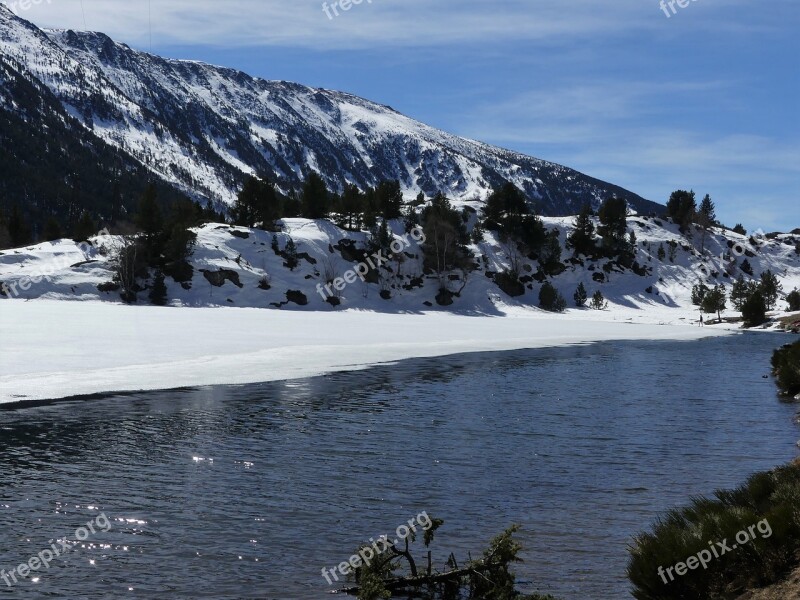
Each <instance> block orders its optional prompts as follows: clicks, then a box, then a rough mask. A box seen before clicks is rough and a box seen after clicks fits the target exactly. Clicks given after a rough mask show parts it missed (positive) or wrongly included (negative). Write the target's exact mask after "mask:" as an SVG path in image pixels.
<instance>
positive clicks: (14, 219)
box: [8, 204, 33, 248]
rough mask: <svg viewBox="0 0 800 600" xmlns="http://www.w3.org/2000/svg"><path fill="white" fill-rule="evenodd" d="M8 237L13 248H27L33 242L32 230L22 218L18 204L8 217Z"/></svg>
mask: <svg viewBox="0 0 800 600" xmlns="http://www.w3.org/2000/svg"><path fill="white" fill-rule="evenodd" d="M8 235H9V238H10V240H9V241H10V242H11V247H12V248H19V247H21V246H27V245H28V244H30V243H31V242H32V241H33V240H32V238H31V229H30V227H29V226H28V224H27V223H26V222H25V218H24V217H23V216H22V211H21V210H20V209H19V206H17V205H16V204H15V205H14V206H13V207H12V208H11V214H10V215H9V217H8Z"/></svg>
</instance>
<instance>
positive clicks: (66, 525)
mask: <svg viewBox="0 0 800 600" xmlns="http://www.w3.org/2000/svg"><path fill="white" fill-rule="evenodd" d="M784 341H785V338H782V337H778V336H774V335H748V336H735V337H727V338H717V339H709V340H703V341H700V342H634V343H605V344H597V345H593V346H578V347H567V348H558V349H544V350H531V351H520V352H509V353H498V354H477V355H466V356H457V357H450V358H446V359H439V360H430V359H426V360H414V361H407V362H403V363H401V364H397V365H394V366H387V367H381V368H376V369H372V370H369V371H364V372H358V373H341V374H336V375H331V376H327V377H318V378H314V379H308V380H301V381H292V382H284V383H273V384H266V385H255V386H245V387H224V388H206V389H198V390H188V391H178V392H159V393H147V394H136V395H127V396H113V397H108V398H102V399H93V400H81V401H73V402H67V403H61V404H56V405H51V406H44V407H38V408H27V409H20V410H11V411H0V569H5V571H6V572H8V571H10V570H11V569H14V568H15V567H16V566H17V565H18V564H20V563H22V562H25V561H27V560H28V559H29V558H30V557H31V556H33V555H35V554H37V553H38V552H40V551H42V550H43V549H45V548H48V547H49V546H50V540H51V539H58V538H67V539H68V540H71V541H75V531H76V528H78V527H80V526H82V525H84V524H85V523H87V522H88V521H90V520H92V519H96V518H97V517H98V515H100V514H101V513H102V514H105V515H107V516H108V518H109V520H110V524H111V529H110V530H109V531H108V532H102V531H100V529H99V528H96V529H97V533H95V534H90V535H89V537H88V539H86V541H85V542H83V543H82V545H81V546H80V547H78V548H77V549H75V550H74V551H72V552H71V553H70V554H68V555H66V556H64V557H61V558H58V559H56V560H55V561H54V562H53V564H52V565H51V566H50V569H49V570H40V571H39V572H37V573H35V574H34V576H35V577H38V579H37V580H36V581H35V582H34V581H32V580H31V578H30V577H29V578H28V579H26V580H23V581H22V582H21V583H19V584H18V585H17V586H15V587H8V586H7V585H6V584H5V582H4V581H3V580H2V579H0V597H6V596H8V597H12V598H73V599H78V598H125V597H131V598H270V599H272V598H281V599H283V598H288V599H315V600H317V599H322V598H327V597H329V596H328V594H327V592H328V590H329V589H330V588H329V586H328V585H327V583H326V582H325V580H324V579H323V578H322V576H321V574H320V573H321V569H322V568H323V567H332V566H335V565H336V564H338V563H340V562H341V561H343V560H346V559H347V558H348V557H349V556H350V554H351V553H352V551H353V550H354V549H355V547H356V546H357V545H358V544H359V543H360V542H361V541H363V540H366V539H367V538H370V537H377V536H378V535H380V534H383V533H391V532H393V531H394V530H395V528H396V527H397V526H398V525H400V524H401V523H404V522H406V521H407V520H408V519H409V518H411V517H413V516H414V515H416V514H417V513H419V512H420V511H427V513H428V514H429V515H432V516H439V517H442V518H444V519H445V520H446V524H445V526H444V527H443V529H441V530H440V534H439V535H438V536H437V546H438V547H439V548H440V550H442V552H443V554H444V555H443V556H439V557H438V559H439V562H443V561H444V560H445V559H446V555H447V553H449V552H450V551H453V552H455V553H456V555H457V556H459V557H460V558H464V557H465V556H466V554H467V552H469V551H472V553H473V555H475V554H477V553H479V552H480V551H481V550H482V549H483V548H484V547H485V546H486V543H487V542H488V540H489V539H490V538H491V537H492V536H494V535H495V534H496V533H498V532H499V531H501V530H502V529H504V528H505V527H506V526H508V525H509V524H511V523H518V524H520V525H521V526H522V531H521V533H520V539H521V541H522V542H523V544H524V545H525V547H526V550H525V552H524V558H525V562H524V563H523V564H521V565H520V566H519V567H518V569H517V573H518V575H519V578H520V579H521V580H522V581H523V582H525V583H524V585H523V588H524V589H526V590H527V591H535V590H538V591H541V592H548V593H553V594H555V595H557V596H559V597H562V598H565V599H569V600H573V599H574V600H577V599H585V598H590V599H593V600H603V599H606V598H608V599H612V598H629V597H630V596H629V592H628V584H627V581H626V579H625V565H626V561H627V551H626V546H627V544H628V543H629V542H630V540H631V537H632V536H633V535H634V534H635V533H636V532H638V531H640V530H642V529H645V528H647V527H648V526H649V525H650V523H651V522H652V520H653V519H654V517H655V516H656V515H657V513H659V512H660V511H663V510H664V509H666V508H668V507H672V506H674V505H677V504H683V503H685V502H686V501H687V499H688V497H689V496H691V495H695V494H709V493H711V492H712V491H713V490H714V489H716V488H720V487H726V486H732V485H736V484H739V483H741V482H742V480H743V479H744V478H745V476H747V475H748V474H749V473H751V472H753V471H756V470H761V469H767V468H770V467H773V466H775V465H778V464H782V463H785V462H787V461H789V460H791V459H792V458H794V457H795V456H796V454H797V452H796V448H795V442H796V440H797V438H798V430H797V428H796V426H795V425H794V423H793V417H794V414H795V408H794V407H793V406H791V405H788V404H783V403H781V402H780V401H779V400H778V398H777V396H776V392H775V388H774V385H773V382H772V381H771V380H770V379H764V378H763V377H762V376H763V375H764V374H766V373H767V372H768V366H769V356H770V353H771V351H772V350H773V348H775V347H776V346H778V345H779V344H781V343H783V342H784Z"/></svg>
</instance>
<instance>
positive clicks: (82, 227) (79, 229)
mask: <svg viewBox="0 0 800 600" xmlns="http://www.w3.org/2000/svg"><path fill="white" fill-rule="evenodd" d="M95 233H97V227H96V225H95V223H94V221H93V220H92V216H91V215H90V214H89V213H88V212H87V211H83V212H82V213H81V218H80V219H78V222H77V223H75V227H73V228H72V239H73V240H75V241H76V242H85V241H87V240H88V239H89V238H90V237H92V236H93V235H94V234H95Z"/></svg>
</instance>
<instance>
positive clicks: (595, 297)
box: [591, 290, 608, 310]
mask: <svg viewBox="0 0 800 600" xmlns="http://www.w3.org/2000/svg"><path fill="white" fill-rule="evenodd" d="M591 307H592V308H593V309H594V310H605V309H606V308H608V302H606V299H605V298H604V297H603V292H601V291H600V290H597V291H596V292H595V293H594V294H592V303H591Z"/></svg>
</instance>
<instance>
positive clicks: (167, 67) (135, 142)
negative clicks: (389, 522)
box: [0, 4, 662, 215]
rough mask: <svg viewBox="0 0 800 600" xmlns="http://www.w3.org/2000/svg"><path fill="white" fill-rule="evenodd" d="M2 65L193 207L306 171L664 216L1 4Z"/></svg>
mask: <svg viewBox="0 0 800 600" xmlns="http://www.w3.org/2000/svg"><path fill="white" fill-rule="evenodd" d="M0 53H2V55H4V56H7V57H9V58H11V59H14V60H15V61H16V62H17V63H19V64H20V65H24V72H25V74H26V76H27V77H29V78H31V79H36V80H38V81H39V82H41V83H42V84H43V85H45V86H46V87H47V88H49V90H50V91H51V92H52V93H53V94H54V95H55V96H56V97H57V98H58V99H59V100H60V102H61V103H62V104H63V107H64V108H65V109H66V111H67V112H68V113H69V114H70V115H72V116H73V117H75V118H76V119H77V120H78V121H80V122H81V123H82V124H83V125H84V126H85V127H86V128H87V129H88V130H89V131H90V132H91V133H93V134H94V135H95V136H97V137H98V138H100V139H101V140H103V141H104V142H106V143H108V144H110V145H111V146H113V147H115V148H117V149H118V150H120V151H123V152H124V153H125V154H126V155H129V156H130V157H133V158H134V159H135V160H137V161H139V162H140V163H141V164H143V165H144V166H145V167H146V168H147V169H149V170H150V171H151V172H152V173H153V174H155V175H157V176H158V177H160V178H162V179H163V180H165V181H167V182H169V183H171V184H173V185H174V186H176V187H178V188H180V189H182V190H183V191H185V192H187V193H189V194H190V195H192V196H194V197H195V198H198V199H211V200H214V201H218V202H223V203H230V202H231V201H232V200H233V198H234V197H235V194H236V192H237V191H238V189H239V187H240V185H241V181H242V179H243V177H244V175H245V174H250V173H257V174H261V175H266V176H267V177H269V178H270V179H272V180H273V181H276V182H278V183H279V185H280V187H281V188H282V189H283V190H284V191H288V190H289V189H291V188H295V187H297V186H298V185H299V183H300V182H301V181H302V180H303V179H304V178H305V177H306V176H307V175H308V173H309V172H310V171H312V170H314V171H317V172H319V173H320V174H321V175H322V176H323V178H324V179H325V180H326V182H327V184H328V185H329V187H330V188H331V189H333V190H336V191H341V190H342V189H343V186H344V185H345V184H346V183H354V184H356V185H358V186H359V187H362V188H364V187H367V186H373V185H375V184H377V183H378V182H380V181H381V180H390V179H397V180H399V181H400V182H401V184H402V187H403V190H404V193H405V194H406V195H407V196H412V195H416V194H417V193H418V192H419V191H423V192H425V193H426V194H427V195H429V196H431V195H434V194H435V193H436V192H439V191H443V192H445V193H446V194H447V195H449V196H450V197H451V198H453V199H454V200H456V201H465V200H469V199H474V198H475V197H476V196H482V197H483V196H485V195H486V193H487V192H488V191H489V190H491V189H492V188H493V187H496V186H499V185H501V184H502V183H504V182H505V181H511V182H513V183H514V184H516V185H517V186H518V187H520V188H521V189H523V190H524V191H525V192H526V194H527V195H528V197H529V198H530V199H531V200H533V201H535V202H536V204H537V206H538V208H539V210H540V211H542V212H543V213H544V214H547V215H565V214H574V213H576V212H577V211H578V209H579V208H580V207H581V206H582V205H583V204H584V203H586V202H589V203H591V204H592V205H593V206H594V207H595V208H596V207H597V206H598V205H599V203H600V202H601V201H602V200H604V199H605V198H606V197H608V196H609V195H612V194H616V195H618V196H621V197H624V198H625V199H626V200H627V201H628V203H629V204H630V205H631V206H632V207H633V208H634V209H635V210H637V211H638V212H640V213H645V214H646V213H650V212H652V211H657V212H660V210H661V208H662V207H661V206H660V205H658V204H655V203H652V202H649V201H647V200H644V199H642V198H641V197H639V196H637V195H635V194H633V193H631V192H628V191H626V190H623V189H622V188H619V187H617V186H614V185H611V184H608V183H604V182H601V181H599V180H596V179H594V178H591V177H588V176H586V175H583V174H581V173H578V172H577V171H574V170H572V169H569V168H566V167H562V166H560V165H556V164H553V163H550V162H546V161H542V160H539V159H535V158H531V157H528V156H524V155H521V154H518V153H515V152H511V151H508V150H503V149H500V148H496V147H492V146H489V145H487V144H483V143H480V142H475V141H471V140H467V139H463V138H460V137H457V136H454V135H450V134H448V133H445V132H442V131H439V130H436V129H434V128H432V127H429V126H426V125H424V124H422V123H420V122H418V121H415V120H413V119H410V118H408V117H405V116H403V115H401V114H400V113H398V112H396V111H395V110H393V109H391V108H389V107H387V106H382V105H379V104H375V103H373V102H369V101H367V100H364V99H361V98H358V97H356V96H353V95H350V94H345V93H341V92H334V91H329V90H322V89H313V88H310V87H306V86H303V85H298V84H294V83H287V82H282V81H266V80H263V79H259V78H253V77H251V76H249V75H247V74H245V73H242V72H240V71H236V70H233V69H227V68H222V67H215V66H211V65H207V64H203V63H199V62H192V61H178V60H167V59H163V58H160V57H158V56H154V55H151V54H147V53H144V52H139V51H136V50H133V49H131V48H129V47H128V46H126V45H125V44H121V43H117V42H114V41H113V40H111V39H110V38H108V37H107V36H105V35H103V34H100V33H78V32H74V31H55V30H53V31H43V30H41V29H38V28H37V27H36V26H34V25H32V24H30V23H28V22H26V21H24V20H22V19H20V18H18V17H16V16H15V15H14V14H13V13H12V12H11V11H10V10H8V9H7V8H6V7H4V6H3V5H1V4H0Z"/></svg>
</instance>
